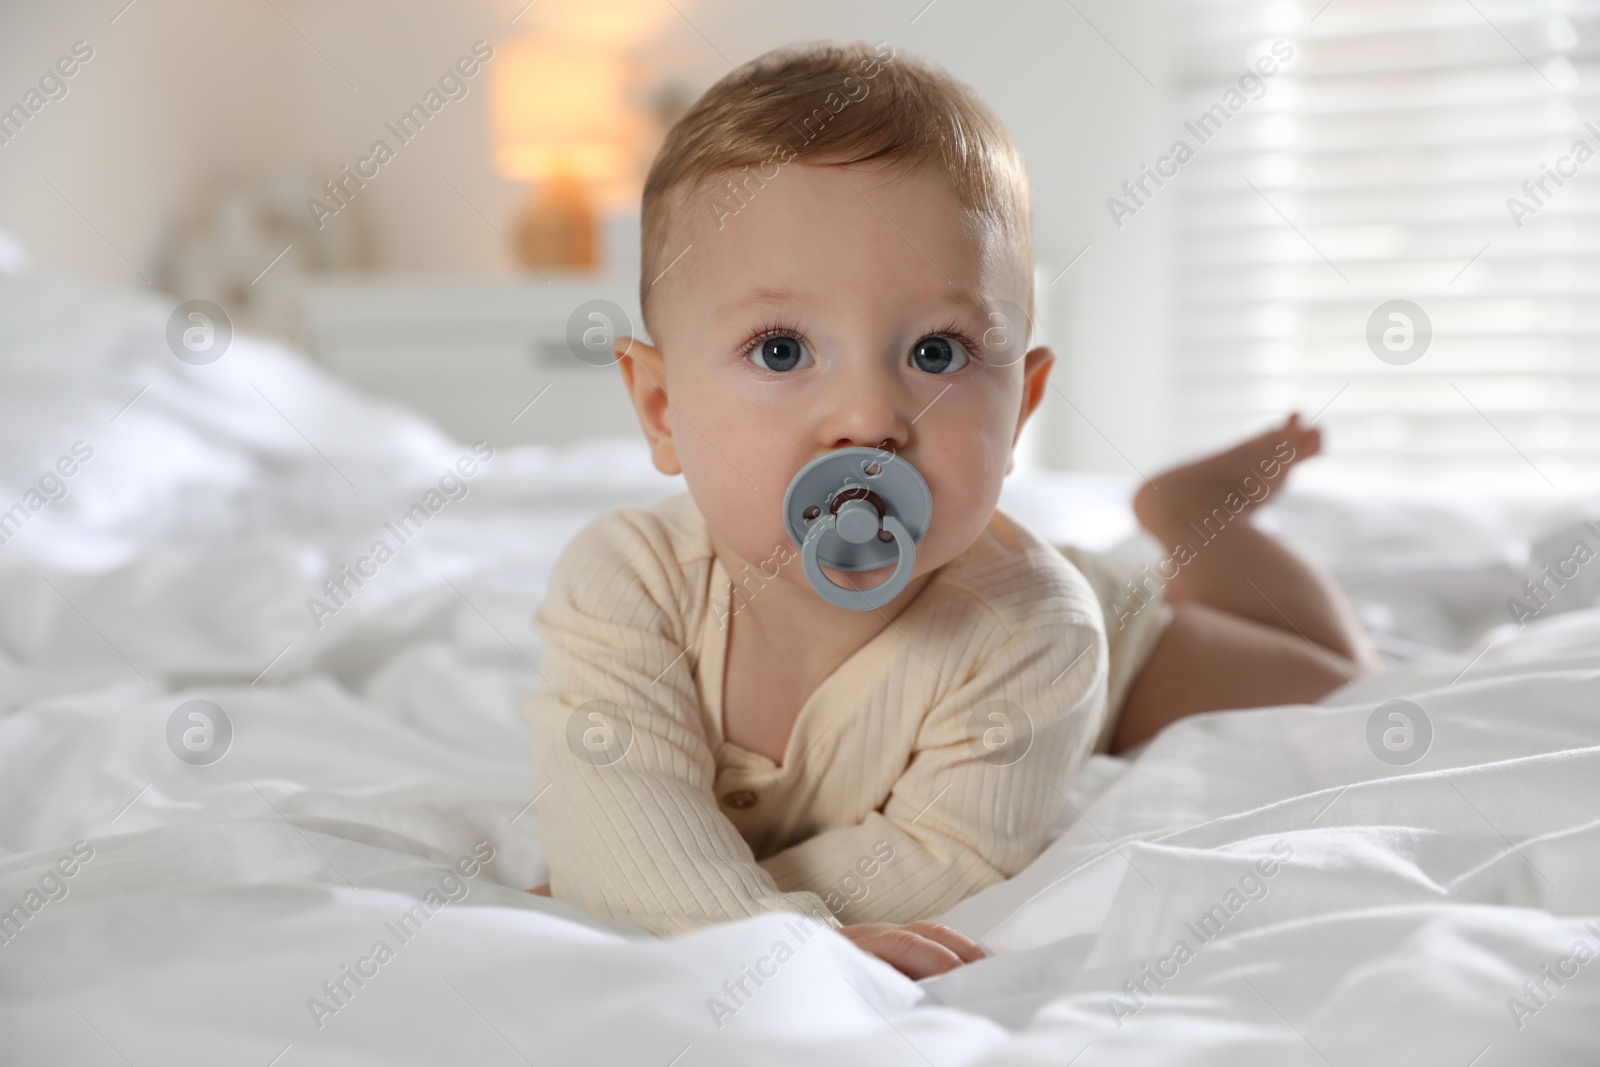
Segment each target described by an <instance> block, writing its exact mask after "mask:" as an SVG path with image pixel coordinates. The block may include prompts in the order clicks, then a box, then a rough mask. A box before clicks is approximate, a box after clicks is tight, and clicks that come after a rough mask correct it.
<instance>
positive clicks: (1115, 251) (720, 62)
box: [0, 0, 1181, 472]
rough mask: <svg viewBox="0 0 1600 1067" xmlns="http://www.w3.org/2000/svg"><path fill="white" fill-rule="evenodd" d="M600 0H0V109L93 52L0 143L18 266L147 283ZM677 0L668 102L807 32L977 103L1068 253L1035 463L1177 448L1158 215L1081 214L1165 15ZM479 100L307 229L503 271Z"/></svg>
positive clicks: (1122, 166)
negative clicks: (189, 248) (485, 56)
mask: <svg viewBox="0 0 1600 1067" xmlns="http://www.w3.org/2000/svg"><path fill="white" fill-rule="evenodd" d="M598 2H599V0H538V2H537V3H536V4H534V5H533V6H532V7H531V8H528V9H527V10H526V11H524V12H523V14H522V15H521V16H520V17H519V18H518V20H517V24H516V26H515V27H513V26H512V25H511V18H512V17H513V16H515V15H517V14H518V11H519V10H520V9H522V8H523V5H524V0H453V2H451V3H449V4H444V3H427V2H418V0H413V2H406V3H395V2H393V0H338V2H319V0H276V8H274V6H273V5H272V4H265V3H262V4H256V3H249V4H232V3H230V4H227V5H219V4H214V3H208V2H205V0H159V2H157V0H140V2H137V3H135V4H134V6H132V7H131V8H128V9H127V10H125V11H122V13H121V14H120V16H118V12H119V11H121V10H122V7H123V4H124V3H125V0H110V2H104V0H97V2H96V3H95V4H93V5H92V6H90V5H71V6H70V7H69V6H63V5H49V6H48V7H46V6H44V5H26V6H24V5H15V4H14V5H7V6H5V7H3V8H0V72H3V74H0V106H9V104H10V103H12V102H14V101H15V100H17V99H20V98H21V95H22V93H23V92H24V91H25V90H26V89H27V88H28V86H29V85H30V84H32V82H33V80H34V79H36V78H37V76H38V74H40V73H42V72H43V71H44V70H45V68H46V67H47V66H48V65H49V64H50V63H52V62H53V61H54V60H55V58H56V57H57V56H58V55H60V54H63V53H65V52H66V51H67V50H68V49H69V48H70V46H71V45H72V43H73V42H74V41H75V40H79V39H84V40H87V41H89V42H90V43H91V44H92V45H93V46H94V49H95V58H94V59H93V60H92V61H91V62H89V63H88V64H87V65H85V66H84V68H83V70H82V71H81V72H80V73H79V74H78V75H77V76H76V77H74V78H73V79H72V80H71V82H70V83H69V84H70V93H69V95H68V96H67V97H66V98H65V99H62V100H59V101H54V102H52V103H50V104H48V105H47V106H46V107H45V108H44V109H43V110H42V111H41V112H40V113H39V114H38V115H36V116H34V118H33V120H32V121H31V122H30V123H29V124H28V126H27V127H26V128H25V129H24V131H23V132H22V134H21V135H20V136H19V137H17V138H16V139H15V140H14V141H12V142H11V143H10V144H7V145H3V146H0V229H4V230H8V231H10V232H11V233H13V234H14V235H16V236H17V237H19V238H20V239H21V241H22V242H23V244H25V245H26V246H27V247H28V248H29V249H30V251H31V252H32V254H33V256H34V258H35V260H36V262H37V263H38V264H39V265H40V266H42V267H45V268H49V269H57V270H62V271H68V272H72V273H75V274H80V275H85V276H90V277H94V278H97V279H100V280H104V281H108V282H112V283H117V284H128V285H135V286H140V287H143V286H144V285H145V282H144V280H143V279H142V278H141V277H140V275H139V274H138V273H136V271H135V270H134V268H133V267H130V266H129V265H128V264H127V263H126V262H124V260H123V258H122V256H124V255H125V256H127V257H128V259H130V260H132V261H133V264H134V265H135V266H136V267H137V268H138V269H139V270H141V271H143V272H144V273H145V274H147V275H152V276H153V273H154V269H155V263H156V259H157V256H158V253H159V250H160V245H161V241H162V238H163V235H164V233H165V232H166V228H167V227H168V225H169V224H170V222H171V220H173V219H174V218H175V217H177V216H178V215H179V214H180V213H181V212H184V211H186V210H190V211H192V210H193V208H194V205H196V204H198V203H203V202H204V198H205V196H206V195H207V193H208V192H209V191H210V190H211V189H212V188H214V187H215V185H216V184H217V183H218V182H219V181H222V180H225V179H227V178H229V177H240V178H243V179H246V180H249V179H256V178H259V177H260V176H261V175H263V174H265V173H267V172H269V171H270V170H272V169H274V168H281V167H284V166H288V167H290V168H293V169H296V170H298V171H299V172H300V173H301V174H303V175H305V176H306V177H307V178H309V179H310V180H311V182H312V183H313V184H315V183H320V182H321V181H322V180H323V179H325V178H328V177H331V176H333V175H334V173H335V172H336V171H337V170H338V168H339V166H340V165H341V164H345V163H353V162H354V160H355V158H356V157H357V156H359V155H361V154H364V153H365V152H366V150H367V149H368V147H369V146H370V145H371V143H372V141H373V140H374V139H375V138H377V137H380V136H383V129H382V126H383V123H384V121H385V120H388V119H392V118H393V117H394V116H395V115H396V114H398V113H399V112H400V111H402V110H403V109H404V108H405V107H406V106H408V105H409V104H411V103H412V102H414V101H415V100H416V99H417V98H418V97H419V96H420V94H421V93H422V92H423V91H424V90H426V89H427V88H428V87H429V85H431V84H432V83H433V82H434V81H435V80H436V79H437V77H438V76H439V74H440V73H442V72H443V71H444V69H445V67H446V66H447V65H448V64H449V63H450V62H452V61H453V60H454V59H455V58H456V57H457V56H459V55H461V54H463V53H465V52H466V51H467V49H468V48H469V47H470V45H471V43H472V42H473V41H474V40H477V39H479V38H486V39H489V40H491V41H492V40H493V39H495V38H496V37H499V36H503V35H505V34H508V33H514V32H518V31H531V32H538V31H539V30H540V29H541V27H548V26H550V25H552V24H555V23H561V22H563V21H570V20H571V19H573V18H578V17H583V16H584V14H585V12H590V13H592V12H593V11H594V10H596V8H595V7H594V5H595V4H596V3H598ZM675 3H676V6H677V8H678V9H679V10H681V12H682V14H681V15H680V14H678V13H677V12H676V11H673V10H672V8H671V7H670V6H661V7H660V8H659V10H658V12H657V17H658V18H659V19H660V21H659V26H658V28H657V29H656V30H654V31H652V36H651V39H650V41H649V43H648V46H647V48H646V53H645V56H644V58H645V61H646V62H647V64H648V65H649V66H650V68H651V69H652V70H654V71H656V72H658V74H659V76H660V77H662V78H670V79H674V80H678V81H681V82H683V83H684V84H685V85H686V86H687V87H688V88H689V89H690V90H691V91H692V92H698V91H699V90H700V89H703V88H704V87H705V86H706V85H708V84H710V82H711V81H713V80H715V79H716V78H718V77H720V76H721V75H722V74H724V73H726V72H727V70H728V69H729V62H730V61H732V62H738V61H742V60H744V59H747V58H750V57H751V56H754V55H756V54H757V53H759V52H761V51H763V50H765V49H767V48H770V47H773V46H775V45H778V44H783V43H787V42H790V41H793V40H797V39H812V38H826V37H858V38H865V39H869V40H875V39H878V38H884V39H887V40H889V41H891V42H892V43H893V44H895V46H896V47H897V48H904V49H909V50H911V51H914V52H917V53H920V54H923V55H925V56H928V57H929V58H931V59H933V60H935V61H937V62H940V63H942V64H944V65H945V66H946V67H948V68H949V69H950V70H951V71H952V72H953V73H954V74H955V75H956V76H957V77H959V78H962V79H963V80H965V81H967V82H968V83H970V84H972V85H973V86H975V87H977V88H978V90H979V91H980V92H982V93H983V94H984V96H985V97H986V98H987V99H988V100H989V101H990V103H991V104H992V105H993V106H994V107H995V109H996V110H997V111H998V112H999V114H1000V115H1001V117H1002V118H1003V119H1004V120H1005V121H1006V122H1007V124H1008V126H1009V127H1010V129H1011V131H1012V134H1013V136H1014V137H1015V138H1016V140H1017V142H1018V144H1019V145H1020V146H1021V148H1022V151H1023V153H1024V155H1025V157H1026V158H1027V160H1028V165H1029V170H1030V173H1031V175H1032V177H1033V182H1034V190H1035V199H1036V207H1035V212H1036V220H1035V244H1036V252H1037V255H1038V257H1039V259H1040V261H1041V263H1043V264H1045V265H1046V266H1047V268H1049V269H1050V273H1051V275H1052V276H1053V275H1054V274H1055V273H1056V272H1057V271H1059V270H1060V269H1061V268H1062V267H1064V266H1065V265H1066V264H1067V263H1068V262H1069V261H1070V260H1071V259H1072V257H1074V256H1076V255H1077V254H1078V253H1079V252H1080V251H1081V250H1082V249H1083V248H1084V247H1085V246H1086V245H1087V246H1091V247H1090V249H1089V251H1088V252H1087V253H1086V254H1085V255H1084V256H1083V258H1082V259H1081V260H1079V261H1078V263H1077V264H1076V265H1075V266H1074V267H1073V268H1072V270H1071V271H1070V272H1068V273H1067V274H1066V275H1065V276H1064V277H1062V278H1061V279H1060V281H1058V282H1057V283H1056V284H1055V285H1053V286H1051V287H1049V288H1048V289H1047V290H1046V291H1045V292H1043V293H1041V294H1040V300H1041V304H1042V305H1044V315H1045V317H1046V320H1047V322H1048V323H1049V324H1050V327H1051V334H1052V336H1051V340H1052V342H1053V343H1054V345H1055V346H1056V349H1057V353H1058V355H1059V356H1060V357H1061V362H1060V364H1059V365H1058V367H1057V369H1056V371H1055V375H1054V379H1055V381H1056V383H1057V385H1059V386H1060V392H1057V391H1055V390H1052V392H1051V395H1050V397H1049V399H1048V401H1047V402H1046V407H1045V409H1044V411H1043V412H1042V413H1041V416H1040V417H1041V427H1040V430H1039V438H1040V445H1041V450H1042V453H1043V455H1042V458H1043V460H1044V462H1045V463H1046V464H1047V465H1050V466H1075V467H1082V468H1087V469H1094V470H1107V471H1118V472H1128V471H1130V470H1131V469H1132V467H1133V466H1137V467H1139V468H1143V469H1146V470H1147V469H1148V468H1149V466H1150V465H1152V464H1155V463H1158V462H1160V461H1162V460H1163V459H1165V458H1167V457H1168V455H1169V452H1170V450H1172V449H1173V448H1175V447H1178V446H1181V442H1172V441H1168V440H1167V439H1166V437H1165V435H1164V427H1165V426H1166V424H1167V421H1168V420H1167V418H1166V396H1165V392H1164V382H1165V375H1164V373H1163V368H1164V367H1165V365H1166V364H1165V360H1166V358H1167V356H1166V351H1165V348H1166V341H1165V338H1166V325H1165V318H1166V316H1165V275H1166V253H1165V244H1166V242H1165V235H1164V228H1165V226H1164V212H1165V210H1166V208H1167V207H1168V205H1167V204H1165V203H1161V202H1157V203H1156V204H1154V205H1153V206H1152V207H1151V208H1150V209H1149V210H1146V211H1141V212H1140V213H1139V215H1138V216H1137V218H1135V219H1132V220H1128V221H1127V223H1126V225H1125V226H1124V227H1123V228H1122V229H1121V230H1118V229H1117V228H1116V227H1115V226H1114V225H1113V224H1112V222H1111V219H1110V217H1109V215H1108V213H1107V211H1106V208H1105V200H1106V198H1107V197H1108V196H1110V195H1112V194H1113V193H1115V192H1116V191H1117V188H1118V186H1119V185H1120V184H1121V182H1122V180H1123V179H1124V178H1127V177H1130V176H1132V175H1135V174H1136V173H1137V172H1138V167H1139V164H1140V163H1141V162H1145V161H1148V160H1150V159H1152V158H1154V156H1155V155H1157V154H1159V153H1158V150H1159V149H1161V148H1162V147H1163V146H1164V145H1165V144H1166V143H1168V142H1169V141H1170V132H1171V131H1170V127H1171V125H1172V123H1171V122H1170V121H1169V118H1168V115H1169V110H1168V108H1169V105H1168V103H1167V100H1166V97H1165V93H1164V92H1163V90H1164V88H1165V87H1166V85H1167V80H1168V79H1167V72H1168V68H1169V63H1168V54H1169V51H1170V48H1171V43H1170V42H1169V41H1168V39H1167V31H1166V30H1165V26H1166V25H1167V23H1168V22H1169V20H1170V16H1169V13H1168V10H1167V8H1168V5H1167V3H1166V2H1164V0H1130V2H1123V3H1117V2H1114V0H1077V3H1076V10H1075V9H1074V7H1073V6H1071V5H1065V4H1060V3H1058V2H1054V0H1049V2H1047V0H1034V2H1031V3H1016V4H1011V5H1006V6H1001V5H994V4H983V5H979V4H973V3H971V2H970V0H935V2H934V3H933V4H932V5H931V6H930V5H927V4H926V0H895V2H875V3H861V2H859V0H825V2H821V3H780V2H775V0H760V2H755V0H697V2H693V0H675ZM280 11H281V14H280ZM1078 12H1082V14H1081V15H1080V14H1079V13H1078ZM114 16H117V20H116V22H115V23H114V24H113V23H112V21H111V20H112V18H113V17H114ZM1091 22H1092V25H1091ZM1102 35H1103V36H1102ZM1108 39H1109V40H1108ZM1119 52H1120V54H1119ZM1135 68H1137V69H1135ZM1146 79H1148V82H1147V80H1146ZM351 83H354V87H352V84H351ZM1150 83H1153V85H1152V84H1150ZM484 90H485V82H484V79H483V78H480V79H478V82H477V84H475V85H474V86H473V91H472V94H471V95H470V96H469V97H468V98H467V99H466V100H463V101H459V102H454V103H452V104H450V105H449V106H448V107H447V108H446V110H445V111H444V112H442V113H441V114H440V115H439V116H438V117H437V118H436V119H435V121H434V122H432V123H430V125H429V127H428V128H427V130H426V131H425V132H424V135H423V136H422V137H420V138H418V139H417V140H416V141H415V142H413V143H412V144H410V145H407V146H406V147H405V148H403V149H402V150H401V152H400V155H399V157H398V158H397V159H396V160H395V162H394V163H392V164H390V165H388V166H386V167H385V168H383V170H382V172H381V173H380V175H379V177H378V178H376V179H374V180H373V181H371V182H369V183H368V186H367V187H366V188H365V189H363V190H362V191H361V193H360V194H359V196H358V198H357V200H356V202H355V204H354V205H352V208H351V209H350V210H349V212H348V213H341V215H340V216H339V217H337V218H335V219H333V220H330V222H329V226H330V227H345V228H346V230H347V232H346V233H345V234H344V235H343V236H345V237H347V238H348V239H350V240H351V241H352V242H353V243H356V244H364V246H365V248H366V253H365V254H366V256H367V258H368V260H369V261H370V265H371V266H372V267H373V268H374V269H377V270H382V271H405V272H463V273H469V274H471V273H478V274H496V273H498V274H505V273H513V272H515V271H516V268H517V264H518V261H517V260H516V259H515V256H514V255H513V254H512V253H511V252H510V251H509V249H508V248H507V247H506V245H505V243H504V241H503V240H502V239H501V237H500V236H498V235H497V234H496V233H495V232H494V231H493V230H492V229H491V228H490V227H489V225H488V224H486V223H485V221H484V220H483V219H482V218H480V217H479V216H478V214H477V213H476V211H475V210H474V208H473V207H471V206H468V205H467V204H466V203H463V200H462V196H463V195H464V196H465V197H466V198H467V199H468V200H470V201H472V203H473V205H475V207H476V209H477V210H481V211H482V212H483V213H484V214H485V215H487V216H488V217H489V219H491V220H494V221H496V222H497V223H498V224H499V225H500V227H501V228H502V229H504V230H507V231H509V228H510V220H511V219H512V218H513V217H514V215H515V212H516V209H517V206H518V204H519V203H520V201H521V198H522V196H523V195H524V193H523V190H522V189H521V187H519V186H518V185H516V184H514V183H510V182H506V181H502V180H500V179H499V178H497V177H496V176H495V175H494V174H493V173H492V171H491V169H490V165H489V137H488V133H487V114H486V111H485V109H484V101H485V98H486V92H485V91H484ZM47 178H48V179H49V180H50V181H51V182H54V183H55V184H56V186H57V187H58V188H59V189H60V190H61V192H62V193H63V194H65V195H66V197H67V198H68V199H70V201H71V205H70V206H69V204H67V203H65V202H63V199H62V197H61V196H59V195H57V193H56V192H54V191H53V190H52V189H51V187H50V185H48V184H46V181H45V179H47ZM445 178H448V179H449V181H450V182H453V183H454V184H455V185H456V187H457V188H458V189H459V190H460V194H458V193H457V192H455V191H453V190H452V189H451V188H450V187H449V186H448V185H446V184H445V181H444V179H445ZM79 212H81V213H82V214H81V216H80V214H79ZM86 220H87V221H86ZM96 229H98V231H99V233H97V232H96ZM102 234H103V235H104V236H103V237H102V236H101V235H102ZM358 239H359V240H358ZM112 245H114V246H115V248H116V249H117V250H120V254H119V251H117V250H113V248H112V247H111V246H112ZM1062 393H1064V394H1065V396H1066V397H1067V398H1070V400H1071V404H1070V405H1069V404H1068V402H1067V400H1066V399H1064V398H1063V396H1062ZM1074 405H1075V407H1076V409H1077V410H1074V408H1073V406H1074ZM1108 439H1109V440H1108Z"/></svg>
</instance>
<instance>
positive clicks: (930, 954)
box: [839, 922, 984, 978]
mask: <svg viewBox="0 0 1600 1067" xmlns="http://www.w3.org/2000/svg"><path fill="white" fill-rule="evenodd" d="M839 932H840V933H841V934H843V935H844V936H845V937H848V938H849V939H850V940H851V941H854V942H855V943H856V947H857V948H860V949H862V950H864V951H867V952H870V953H872V954H873V955H874V956H876V957H878V958H879V959H880V960H882V961H883V962H885V963H887V964H889V965H890V966H891V967H893V968H894V969H895V970H897V971H899V972H900V973H901V974H904V975H905V976H906V977H908V978H929V977H932V976H933V975H936V974H943V973H945V972H946V971H953V970H955V969H956V968H957V967H959V966H961V965H962V964H963V963H971V962H973V961H974V960H981V959H983V958H984V951H983V949H981V948H979V947H978V946H977V945H976V944H975V943H973V942H972V941H971V940H970V939H969V938H968V937H967V936H966V935H965V934H960V933H957V932H956V931H954V930H952V929H950V927H948V926H941V925H940V924H939V923H931V922H915V923H860V924H858V925H856V926H846V927H844V928H843V929H841V930H840V931H839Z"/></svg>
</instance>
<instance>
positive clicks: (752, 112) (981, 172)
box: [639, 41, 1033, 324]
mask: <svg viewBox="0 0 1600 1067" xmlns="http://www.w3.org/2000/svg"><path fill="white" fill-rule="evenodd" d="M795 160H800V161H806V162H810V163H814V164H822V165H826V164H847V163H865V162H868V161H873V162H882V163H885V164H891V165H894V166H897V167H901V168H903V169H905V170H911V169H914V168H916V167H921V166H930V165H932V166H937V167H938V168H940V169H941V170H942V171H944V172H946V173H948V174H949V177H950V185H951V188H952V190H953V191H954V193H955V195H956V198H957V199H958V200H959V201H960V202H961V204H962V206H963V207H965V208H967V209H968V210H970V211H972V212H974V213H976V214H977V215H979V216H980V217H983V218H985V219H987V220H989V221H990V222H991V223H993V224H995V225H997V226H998V227H1000V229H1001V231H1002V232H1003V233H1005V234H1006V236H1007V239H1008V240H1010V242H1011V243H1012V245H1013V247H1015V248H1016V249H1017V250H1018V253H1019V254H1020V255H1021V256H1022V257H1023V258H1022V261H1021V262H1022V264H1023V267H1024V270H1023V272H1022V273H1023V275H1024V278H1023V284H1024V285H1025V286H1026V291H1027V294H1028V298H1027V302H1026V304H1025V308H1026V310H1027V314H1028V316H1029V319H1030V320H1031V319H1032V317H1033V270H1032V265H1033V196H1032V192H1031V190H1030V188H1029V185H1028V174H1027V171H1026V169H1025V168H1024V167H1023V163H1022V154H1021V153H1020V152H1018V151H1017V147H1016V145H1015V144H1013V143H1012V141H1011V137H1010V135H1009V134H1008V133H1007V132H1006V129H1005V127H1004V126H1003V125H1002V124H1001V122H1000V120H999V119H998V118H997V117H996V116H995V114H994V112H992V111H991V110H990V109H989V107H988V105H987V104H985V103H984V102H983V100H982V98H980V97H979V96H978V94H977V93H976V92H974V91H973V90H972V89H971V88H970V87H969V86H967V85H965V84H963V83H962V82H959V81H957V80H956V79H955V78H953V77H951V76H950V74H949V73H947V72H946V71H944V70H943V69H942V68H940V67H937V66H935V65H933V64H932V63H929V62H927V61H925V60H922V59H919V58H916V57H914V56H910V55H905V54H900V55H896V54H895V51H894V49H893V48H892V47H890V46H889V45H887V44H886V43H884V42H881V41H880V42H879V43H878V44H877V45H876V46H872V45H868V44H866V43H865V42H861V41H827V42H816V43H810V44H802V45H792V46H789V47H786V48H778V49H774V50H773V51H770V52H767V53H766V54H764V55H761V56H758V57H756V58H755V59H753V60H751V61H750V62H748V63H746V64H744V65H743V66H741V67H739V68H738V69H736V70H734V71H733V72H732V73H730V74H728V75H727V76H726V77H724V78H723V79H722V80H721V81H718V82H717V83H716V84H715V85H713V86H712V87H711V88H709V89H707V90H706V91H705V93H704V95H702V96H701V97H700V99H699V100H697V101H695V103H694V105H693V106H692V107H691V108H690V109H689V110H688V112H686V113H685V114H684V115H683V117H682V118H680V119H679V120H678V121H677V123H676V124H674V125H673V127H672V129H671V130H669V131H668V132H667V136H666V140H665V141H664V142H663V143H662V145H661V149H660V151H659V152H657V153H656V158H655V161H654V162H653V163H652V164H651V165H650V173H649V176H648V177H647V178H646V179H645V184H644V200H643V204H642V207H641V224H642V229H643V233H642V240H641V244H642V247H641V252H642V261H643V263H642V267H641V270H640V278H639V304H640V307H641V309H642V310H643V312H644V314H645V317H646V321H647V324H648V319H649V298H650V292H651V288H652V286H653V285H654V282H655V280H656V279H657V278H658V277H659V276H660V274H661V271H662V268H663V267H664V266H667V265H668V259H667V256H668V250H667V248H666V236H667V233H666V231H667V223H668V221H669V219H670V217H671V215H672V214H673V213H674V212H675V211H683V210H695V209H696V208H697V205H696V204H695V203H694V200H695V197H696V194H697V193H700V194H704V206H699V207H698V210H702V211H706V212H708V213H709V214H710V215H711V216H712V217H713V218H715V219H716V221H717V223H718V225H719V227H720V226H721V225H722V224H723V223H724V221H725V219H726V217H727V216H728V215H732V214H735V213H737V211H738V210H739V209H740V208H741V207H742V206H743V204H744V203H746V202H747V201H748V200H749V198H751V197H752V196H754V195H756V194H757V192H758V191H759V189H761V188H762V187H763V186H765V185H766V183H767V182H768V181H771V180H773V179H774V178H776V177H777V176H778V171H777V169H776V168H778V167H782V166H783V165H785V164H787V163H789V162H792V161H795ZM729 172H737V173H733V174H730V173H729ZM718 178H720V179H721V182H722V184H721V185H720V186H718V185H716V184H715V183H716V180H717V179H718Z"/></svg>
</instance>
